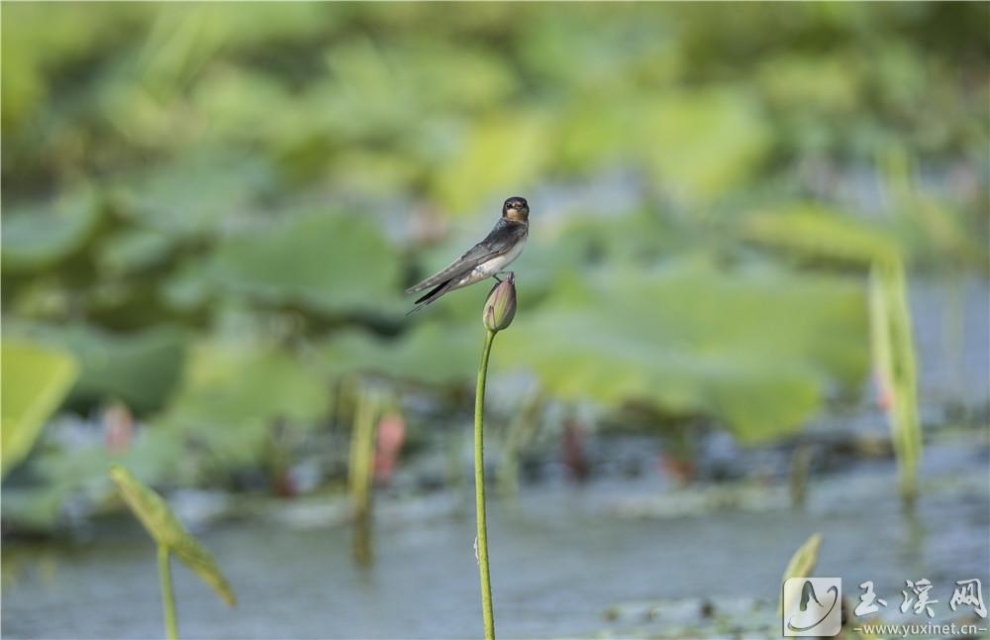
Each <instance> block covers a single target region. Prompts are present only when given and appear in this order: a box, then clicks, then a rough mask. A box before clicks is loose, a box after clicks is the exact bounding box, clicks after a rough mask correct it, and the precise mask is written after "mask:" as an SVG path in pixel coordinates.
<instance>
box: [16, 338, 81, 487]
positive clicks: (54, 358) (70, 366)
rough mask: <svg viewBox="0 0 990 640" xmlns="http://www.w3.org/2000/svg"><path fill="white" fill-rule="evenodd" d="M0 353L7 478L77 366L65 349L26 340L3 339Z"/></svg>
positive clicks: (58, 401) (64, 391)
mask: <svg viewBox="0 0 990 640" xmlns="http://www.w3.org/2000/svg"><path fill="white" fill-rule="evenodd" d="M0 353H2V356H0V359H2V369H3V372H2V375H0V386H2V390H0V397H2V398H3V414H2V418H0V428H2V448H0V452H2V457H0V468H2V475H3V477H6V476H7V474H8V473H9V472H10V471H11V470H12V469H13V468H14V467H16V466H17V465H18V464H19V463H20V462H21V461H22V460H24V458H25V457H27V454H28V453H29V452H30V451H31V447H32V445H34V442H35V440H37V439H38V435H40V433H41V428H42V427H43V426H44V424H45V421H46V420H47V419H48V417H49V416H50V415H51V414H52V413H54V412H55V410H56V409H57V408H58V406H59V405H60V404H61V403H62V401H63V400H64V399H65V396H66V394H67V393H68V391H69V389H70V388H71V387H72V383H73V382H74V381H75V379H76V376H77V375H78V372H79V366H78V364H77V363H76V360H75V358H73V357H72V354H71V353H69V352H67V351H64V350H61V349H51V348H46V347H43V346H41V345H39V344H35V343H32V342H27V341H10V340H4V342H3V346H2V349H0Z"/></svg>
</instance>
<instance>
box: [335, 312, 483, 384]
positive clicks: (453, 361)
mask: <svg viewBox="0 0 990 640" xmlns="http://www.w3.org/2000/svg"><path fill="white" fill-rule="evenodd" d="M480 303H481V301H479V304H480ZM477 348H478V338H477V335H476V334H474V332H472V331H468V330H465V329H464V328H463V327H451V326H442V325H440V324H438V323H435V322H434V323H423V324H420V325H418V326H416V327H415V328H413V329H412V330H410V331H409V333H407V334H405V335H404V336H403V337H402V338H401V339H392V340H383V339H377V338H374V337H373V336H371V335H369V334H367V333H365V332H358V331H349V332H341V333H338V334H337V335H336V336H334V338H333V339H332V340H330V341H329V342H328V344H327V345H326V347H325V348H323V349H322V350H321V353H322V354H323V360H324V361H325V362H326V366H327V367H328V370H329V371H330V372H332V373H335V374H337V375H341V374H345V373H347V372H351V371H354V372H361V373H373V374H378V375H382V376H388V377H390V378H393V379H396V380H405V381H414V382H422V383H427V384H433V385H450V384H457V383H459V382H463V381H465V380H466V379H467V375H469V374H467V373H465V372H470V370H471V369H470V367H471V365H472V363H473V362H474V360H475V358H476V356H477V353H476V351H477ZM465 367H466V368H465Z"/></svg>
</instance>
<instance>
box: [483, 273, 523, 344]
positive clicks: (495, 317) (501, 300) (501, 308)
mask: <svg viewBox="0 0 990 640" xmlns="http://www.w3.org/2000/svg"><path fill="white" fill-rule="evenodd" d="M515 316H516V285H515V275H514V274H512V273H510V274H509V276H508V277H507V278H506V279H505V280H503V281H502V282H499V283H498V284H497V285H495V286H494V287H493V288H492V290H491V293H489V294H488V300H486V301H485V312H484V314H483V315H482V317H481V321H482V322H483V323H484V325H485V328H486V329H488V330H489V331H491V332H493V333H494V332H498V331H501V330H502V329H505V328H506V327H508V326H509V325H510V324H512V319H513V318H514V317H515Z"/></svg>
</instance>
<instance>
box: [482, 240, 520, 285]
mask: <svg viewBox="0 0 990 640" xmlns="http://www.w3.org/2000/svg"><path fill="white" fill-rule="evenodd" d="M525 246H526V238H523V239H522V240H520V241H519V242H517V243H516V246H514V247H512V249H510V250H509V251H507V252H506V253H504V254H502V255H500V256H498V257H496V258H492V259H491V260H489V261H488V262H482V263H481V264H479V265H478V266H477V267H475V268H474V273H475V274H477V276H478V279H479V280H481V279H484V278H489V277H491V276H493V275H495V274H496V273H498V272H499V271H501V270H502V269H504V268H505V267H507V266H509V265H510V264H512V261H513V260H515V259H516V258H518V257H519V254H520V253H522V250H523V247H525Z"/></svg>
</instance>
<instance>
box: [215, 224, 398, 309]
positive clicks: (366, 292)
mask: <svg viewBox="0 0 990 640" xmlns="http://www.w3.org/2000/svg"><path fill="white" fill-rule="evenodd" d="M212 272H213V276H214V277H215V278H216V281H217V283H218V284H219V285H220V286H221V287H223V288H224V289H225V290H226V291H228V292H230V293H234V294H240V295H244V296H246V297H248V298H251V299H255V300H257V301H259V302H262V303H265V304H271V305H299V306H303V307H305V308H309V309H312V310H314V311H316V312H319V313H324V314H347V313H354V312H359V311H367V312H374V311H377V312H381V311H383V310H386V309H389V308H395V307H397V306H398V304H399V302H398V299H397V297H396V292H397V289H398V288H399V287H398V284H399V260H398V256H397V255H396V253H395V251H394V250H393V248H392V247H391V246H390V245H389V244H388V242H386V240H385V239H384V238H383V237H382V235H381V233H380V232H379V230H378V228H377V227H376V226H375V225H374V224H373V223H372V222H371V221H369V220H368V219H367V218H365V217H362V215H361V214H358V213H350V214H338V215H316V214H313V215H304V216H297V217H294V218H292V219H291V220H290V221H288V222H287V223H286V224H284V225H280V226H278V227H276V228H275V229H267V228H266V229H256V230H252V231H250V232H246V233H243V234H238V235H235V236H231V237H229V238H227V239H225V240H224V241H223V242H222V243H221V244H220V246H219V248H218V250H217V254H216V256H215V258H214V260H213V263H212Z"/></svg>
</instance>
